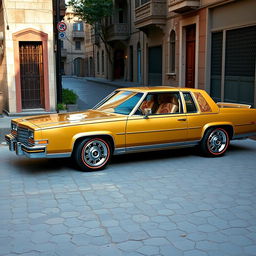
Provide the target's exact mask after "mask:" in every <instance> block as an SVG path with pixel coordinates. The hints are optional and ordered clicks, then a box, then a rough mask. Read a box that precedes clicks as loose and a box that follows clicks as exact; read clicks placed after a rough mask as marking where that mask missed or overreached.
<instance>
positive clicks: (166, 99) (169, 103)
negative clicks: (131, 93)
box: [139, 92, 182, 115]
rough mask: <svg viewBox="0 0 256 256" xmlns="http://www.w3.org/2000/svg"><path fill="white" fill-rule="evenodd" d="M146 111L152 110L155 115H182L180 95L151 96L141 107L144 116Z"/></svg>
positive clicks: (171, 93) (160, 94)
mask: <svg viewBox="0 0 256 256" xmlns="http://www.w3.org/2000/svg"><path fill="white" fill-rule="evenodd" d="M145 109H151V113H152V114H153V115H159V114H174V113H182V108H181V101H180V97H179V93H176V92H175V93H173V92H168V93H154V94H149V95H147V97H146V99H145V100H144V101H143V102H142V104H141V105H140V107H139V110H140V111H141V113H142V114H145Z"/></svg>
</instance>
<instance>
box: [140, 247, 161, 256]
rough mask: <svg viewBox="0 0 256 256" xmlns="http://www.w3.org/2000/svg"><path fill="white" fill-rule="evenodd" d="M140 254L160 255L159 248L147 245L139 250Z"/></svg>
mask: <svg viewBox="0 0 256 256" xmlns="http://www.w3.org/2000/svg"><path fill="white" fill-rule="evenodd" d="M138 252H139V253H141V254H142V255H148V256H150V255H158V254H159V247H157V246H151V245H146V246H143V247H141V248H140V249H138Z"/></svg>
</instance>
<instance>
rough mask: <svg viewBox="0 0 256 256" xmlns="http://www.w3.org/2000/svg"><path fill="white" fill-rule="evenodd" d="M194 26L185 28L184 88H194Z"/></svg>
mask: <svg viewBox="0 0 256 256" xmlns="http://www.w3.org/2000/svg"><path fill="white" fill-rule="evenodd" d="M195 45H196V26H195V25H191V26H188V27H186V87H189V88H194V87H195Z"/></svg>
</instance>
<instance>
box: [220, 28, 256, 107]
mask: <svg viewBox="0 0 256 256" xmlns="http://www.w3.org/2000/svg"><path fill="white" fill-rule="evenodd" d="M255 60H256V26H251V27H246V28H240V29H234V30H229V31H227V34H226V63H225V93H224V100H225V101H227V102H239V103H245V104H251V105H253V102H254V82H255Z"/></svg>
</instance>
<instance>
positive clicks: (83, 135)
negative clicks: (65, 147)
mask: <svg viewBox="0 0 256 256" xmlns="http://www.w3.org/2000/svg"><path fill="white" fill-rule="evenodd" d="M102 135H107V136H110V137H111V138H112V140H113V142H114V148H115V139H114V136H113V134H112V133H111V132H110V131H95V132H94V131H92V132H82V133H77V134H75V135H74V136H73V137H72V140H71V145H70V148H71V149H72V151H73V149H74V145H75V142H76V141H77V140H78V139H80V138H83V137H90V136H94V137H95V136H102Z"/></svg>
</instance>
